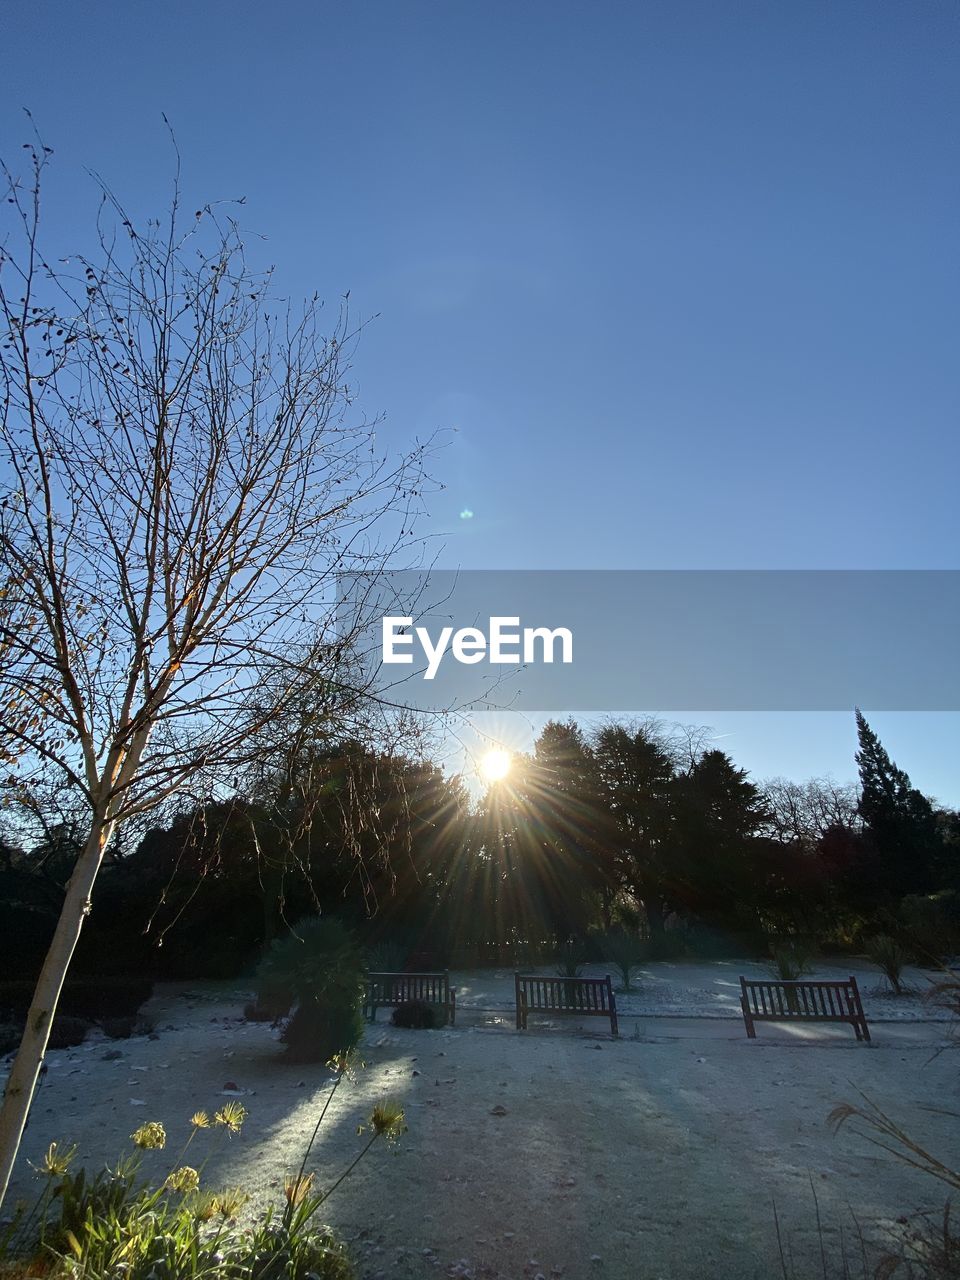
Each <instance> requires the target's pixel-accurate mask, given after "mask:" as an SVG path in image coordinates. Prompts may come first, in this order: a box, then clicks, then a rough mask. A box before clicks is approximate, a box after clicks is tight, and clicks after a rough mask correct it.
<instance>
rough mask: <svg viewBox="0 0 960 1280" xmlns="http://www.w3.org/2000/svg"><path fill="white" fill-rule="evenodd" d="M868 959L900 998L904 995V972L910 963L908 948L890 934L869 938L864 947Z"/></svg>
mask: <svg viewBox="0 0 960 1280" xmlns="http://www.w3.org/2000/svg"><path fill="white" fill-rule="evenodd" d="M864 950H865V952H866V955H867V959H868V960H869V961H870V962H871V964H875V965H876V966H877V968H878V969H879V970H880V971H881V973H882V974H883V976H884V977H885V978H886V979H887V981H888V982H889V983H890V985H891V987H893V989H894V991H895V992H896V993H897V995H898V996H900V995H903V991H904V987H903V980H902V979H903V970H904V967H905V966H906V965H907V964H908V963H909V962H910V953H909V952H908V951H907V949H906V947H904V946H903V944H902V943H901V942H900V941H899V940H898V939H897V938H894V937H892V936H891V935H890V934H888V933H880V934H877V936H876V937H874V938H868V939H867V941H866V944H865V946H864Z"/></svg>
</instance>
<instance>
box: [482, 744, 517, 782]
mask: <svg viewBox="0 0 960 1280" xmlns="http://www.w3.org/2000/svg"><path fill="white" fill-rule="evenodd" d="M512 763H513V760H512V757H511V755H510V752H509V751H503V750H502V749H501V748H500V747H495V748H494V749H493V750H492V751H488V752H487V753H486V755H485V756H483V758H482V759H481V761H480V772H481V774H482V775H483V778H484V781H485V782H502V781H503V779H504V778H505V777H506V776H507V774H508V773H509V772H510V765H511V764H512Z"/></svg>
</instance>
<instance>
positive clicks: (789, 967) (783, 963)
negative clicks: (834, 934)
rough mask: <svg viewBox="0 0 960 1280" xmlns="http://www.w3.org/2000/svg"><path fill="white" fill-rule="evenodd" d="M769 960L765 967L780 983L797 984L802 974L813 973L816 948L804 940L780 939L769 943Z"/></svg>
mask: <svg viewBox="0 0 960 1280" xmlns="http://www.w3.org/2000/svg"><path fill="white" fill-rule="evenodd" d="M770 951H771V960H770V963H769V965H768V966H767V967H768V969H769V971H770V973H771V974H772V975H773V976H774V977H775V978H777V979H779V981H780V982H798V981H799V980H800V979H801V978H802V977H803V976H804V974H807V973H813V970H814V960H815V958H816V948H815V947H814V945H813V943H812V942H809V941H808V940H807V939H805V938H781V939H776V940H774V942H772V943H771V946H770Z"/></svg>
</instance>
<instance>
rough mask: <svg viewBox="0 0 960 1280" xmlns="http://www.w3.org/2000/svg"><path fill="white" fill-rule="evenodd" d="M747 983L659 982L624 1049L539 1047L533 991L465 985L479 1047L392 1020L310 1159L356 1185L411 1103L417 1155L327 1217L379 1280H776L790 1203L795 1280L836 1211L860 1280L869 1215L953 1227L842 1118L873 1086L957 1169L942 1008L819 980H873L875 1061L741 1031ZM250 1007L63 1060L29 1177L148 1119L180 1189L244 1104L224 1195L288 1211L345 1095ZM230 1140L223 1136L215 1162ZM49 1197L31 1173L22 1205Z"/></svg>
mask: <svg viewBox="0 0 960 1280" xmlns="http://www.w3.org/2000/svg"><path fill="white" fill-rule="evenodd" d="M740 972H744V973H746V974H748V975H749V974H750V973H751V972H755V973H756V974H757V975H758V976H763V971H762V970H751V969H750V968H749V966H746V965H738V964H736V963H732V964H710V965H697V964H685V963H678V964H675V965H667V964H663V965H656V966H650V967H649V968H648V969H646V970H644V971H643V973H641V975H640V980H641V990H640V992H639V993H638V994H637V995H635V996H619V997H618V1002H619V1005H620V1010H621V1038H620V1039H619V1040H618V1041H614V1040H612V1039H611V1038H610V1035H609V1029H608V1028H607V1026H606V1024H605V1023H604V1022H603V1020H601V1019H593V1018H591V1019H585V1020H583V1022H582V1023H581V1022H578V1020H577V1019H576V1018H571V1019H568V1020H563V1019H556V1020H552V1021H551V1020H548V1019H544V1020H534V1019H531V1025H530V1030H528V1031H526V1032H522V1033H520V1032H517V1031H516V1030H514V1027H513V1013H512V1009H513V975H512V973H511V972H508V971H501V972H499V973H493V972H485V973H468V974H455V975H453V981H454V983H455V985H457V986H458V987H459V988H460V994H459V1003H460V1010H461V1012H460V1014H459V1016H458V1020H457V1022H458V1025H457V1027H456V1028H454V1029H446V1030H444V1031H432V1032H417V1031H406V1030H398V1029H395V1028H393V1027H392V1026H390V1024H389V1020H388V1015H387V1013H386V1012H385V1011H382V1012H381V1014H380V1018H379V1020H378V1022H377V1023H376V1024H375V1025H374V1026H372V1027H370V1028H369V1030H368V1032H367V1035H366V1037H365V1044H364V1046H363V1057H364V1059H365V1062H366V1067H365V1069H364V1071H363V1072H362V1073H361V1075H360V1077H359V1079H358V1081H357V1082H356V1083H355V1084H350V1085H347V1084H345V1085H344V1086H343V1087H342V1089H341V1090H340V1092H339V1093H338V1094H337V1096H336V1098H335V1100H334V1103H333V1105H332V1106H331V1107H330V1109H329V1112H328V1115H327V1120H326V1121H325V1123H324V1127H323V1130H322V1131H321V1138H320V1141H319V1143H318V1146H317V1148H316V1150H315V1153H314V1157H313V1159H312V1161H311V1166H312V1167H313V1168H315V1169H316V1170H317V1173H318V1180H319V1182H320V1183H321V1184H323V1183H324V1182H326V1183H329V1182H331V1181H332V1180H333V1179H334V1178H335V1176H336V1174H337V1173H338V1172H339V1171H340V1170H342V1168H343V1167H344V1166H345V1165H346V1164H347V1163H348V1162H349V1160H350V1159H351V1158H352V1157H353V1155H354V1154H355V1153H356V1151H357V1150H358V1143H360V1142H361V1141H362V1140H363V1139H362V1138H359V1137H358V1136H357V1132H356V1129H357V1125H358V1124H361V1123H363V1122H364V1120H365V1119H366V1117H367V1116H368V1115H369V1112H370V1109H371V1107H372V1106H373V1104H374V1103H375V1102H376V1101H378V1100H380V1099H383V1098H385V1097H390V1098H396V1099H398V1100H399V1101H401V1102H402V1104H403V1106H404V1108H405V1112H406V1119H407V1123H408V1125H409V1132H408V1133H407V1134H406V1135H405V1136H404V1137H403V1139H402V1140H401V1141H400V1143H399V1144H398V1145H397V1147H396V1149H395V1150H394V1149H390V1148H387V1147H384V1146H376V1147H374V1149H373V1151H372V1153H371V1154H370V1156H369V1157H368V1158H367V1159H366V1160H365V1161H364V1162H363V1163H361V1164H360V1165H359V1167H358V1169H357V1171H356V1173H355V1174H354V1175H353V1176H352V1178H351V1180H350V1181H349V1183H347V1184H344V1186H343V1187H342V1188H341V1189H340V1190H339V1191H338V1192H337V1193H336V1195H335V1196H334V1197H333V1198H331V1200H330V1201H329V1204H328V1206H327V1212H326V1215H325V1216H326V1217H327V1219H328V1220H329V1221H330V1222H331V1223H332V1224H333V1225H334V1226H335V1227H336V1228H337V1229H338V1230H339V1231H340V1232H341V1233H342V1234H343V1235H344V1236H345V1237H346V1238H347V1239H348V1240H349V1242H350V1244H351V1247H352V1249H353V1250H354V1252H355V1254H356V1256H357V1258H358V1262H359V1269H360V1273H361V1276H362V1277H363V1280H374V1278H376V1280H424V1277H447V1276H458V1277H461V1280H533V1277H536V1276H538V1275H539V1276H542V1277H544V1278H545V1280H559V1278H561V1277H562V1278H563V1280H655V1278H656V1277H663V1278H664V1280H702V1278H705V1277H709V1278H711V1280H727V1278H729V1280H775V1278H776V1277H778V1276H780V1275H781V1269H780V1260H779V1246H778V1243H777V1234H776V1228H775V1219H774V1206H776V1214H777V1216H778V1218H779V1222H780V1227H781V1233H782V1237H783V1240H784V1242H785V1246H786V1247H787V1248H788V1249H789V1250H790V1251H791V1253H792V1255H793V1257H794V1260H795V1272H794V1274H795V1275H796V1277H797V1278H798V1280H805V1278H806V1277H811V1278H812V1277H813V1276H817V1277H821V1276H822V1272H821V1269H820V1240H819V1237H818V1234H817V1231H816V1211H817V1210H816V1206H815V1203H814V1195H816V1204H817V1205H819V1212H820V1215H821V1219H822V1222H823V1224H824V1233H825V1238H826V1246H827V1250H828V1256H829V1257H830V1258H831V1261H832V1262H833V1261H836V1262H839V1258H840V1256H841V1253H842V1251H843V1249H847V1250H848V1253H849V1254H850V1257H851V1261H852V1262H854V1263H856V1264H857V1266H856V1267H855V1269H854V1274H861V1273H862V1269H861V1268H860V1267H859V1261H858V1259H859V1254H858V1248H859V1246H858V1245H857V1244H856V1231H857V1228H856V1226H855V1221H854V1220H856V1222H857V1223H859V1224H860V1226H861V1227H862V1228H863V1230H864V1231H865V1232H866V1233H867V1235H868V1236H870V1237H877V1236H879V1237H883V1236H884V1235H885V1233H887V1232H888V1231H891V1230H892V1231H896V1230H898V1229H899V1227H898V1225H897V1219H898V1218H902V1217H904V1216H909V1215H912V1214H914V1213H915V1212H917V1211H919V1210H929V1211H932V1212H941V1213H942V1207H943V1202H944V1199H945V1188H942V1187H941V1186H940V1185H938V1184H936V1183H934V1182H931V1181H929V1180H927V1179H925V1178H924V1177H923V1176H922V1175H920V1174H919V1173H917V1172H916V1171H914V1170H911V1169H909V1168H907V1167H906V1166H905V1165H902V1164H900V1163H898V1162H897V1161H895V1160H894V1159H893V1158H892V1157H891V1156H889V1155H887V1154H886V1153H884V1152H882V1151H878V1150H877V1149H876V1148H875V1147H872V1146H871V1145H870V1144H869V1143H868V1142H867V1141H866V1139H865V1138H864V1137H862V1136H858V1135H857V1134H856V1133H855V1132H853V1131H852V1130H844V1131H842V1132H841V1134H840V1135H839V1136H837V1137H835V1136H833V1134H832V1132H831V1130H830V1128H829V1127H828V1125H827V1123H826V1118H827V1115H828V1114H829V1112H830V1110H831V1109H832V1108H833V1107H834V1106H835V1105H836V1104H837V1103H839V1102H841V1101H843V1100H853V1101H856V1100H858V1090H862V1091H863V1092H864V1093H866V1094H867V1095H868V1096H869V1097H870V1098H872V1099H874V1100H875V1101H876V1102H878V1103H879V1104H881V1105H882V1106H883V1107H884V1108H885V1109H886V1110H887V1111H888V1112H889V1113H890V1114H891V1115H893V1116H895V1118H896V1119H897V1120H898V1121H899V1122H901V1123H902V1124H903V1125H904V1127H905V1128H906V1129H908V1131H909V1132H910V1133H911V1134H912V1135H914V1136H915V1137H916V1138H917V1139H919V1140H921V1141H923V1142H925V1143H926V1144H927V1145H928V1146H929V1147H930V1149H931V1150H933V1151H935V1152H938V1153H940V1154H942V1155H944V1156H947V1157H950V1156H951V1155H952V1154H954V1153H955V1152H956V1150H957V1149H958V1145H960V1121H958V1120H957V1119H956V1118H955V1117H952V1116H950V1115H945V1114H944V1111H948V1112H949V1111H960V1106H958V1102H960V1099H958V1097H957V1093H958V1073H957V1069H956V1068H957V1058H956V1054H955V1052H954V1051H952V1050H945V1051H943V1052H939V1053H938V1052H937V1051H938V1049H941V1048H944V1046H946V1045H947V1044H949V1043H950V1042H949V1040H948V1033H949V1031H950V1030H951V1028H949V1027H947V1026H945V1025H944V1024H943V1023H942V1022H933V1021H921V1020H919V1019H920V1018H921V1017H922V1016H923V1015H924V1014H925V1013H926V1014H929V1012H930V1011H929V1010H927V1009H925V1007H924V1006H923V1005H922V1003H920V1002H919V1001H918V1000H917V999H913V998H911V999H900V1000H892V999H890V998H888V997H885V996H874V995H872V994H871V992H872V989H873V988H874V987H875V986H876V985H877V983H876V980H875V979H874V978H873V977H871V976H867V971H866V970H865V969H864V968H863V967H860V968H858V967H857V966H854V967H853V968H852V969H851V966H850V965H849V964H845V965H844V966H842V967H841V968H834V967H832V966H831V967H824V968H822V969H821V970H818V973H817V976H822V977H834V976H836V977H844V976H849V973H850V972H855V973H856V974H857V977H858V980H859V979H860V978H863V979H864V980H863V981H862V983H861V986H862V988H863V991H864V1000H865V1004H866V1006H867V1014H868V1017H869V1018H871V1019H872V1022H873V1042H872V1044H869V1045H868V1044H860V1043H858V1042H857V1040H856V1039H855V1037H854V1035H853V1032H852V1030H851V1029H850V1028H849V1027H832V1026H821V1025H804V1026H795V1027H789V1026H771V1025H769V1024H767V1025H763V1026H761V1027H760V1028H759V1029H758V1038H757V1039H756V1040H754V1041H750V1040H748V1039H747V1038H746V1036H745V1034H744V1030H743V1024H742V1021H740V1020H739V1018H738V1017H737V1016H736V1015H737V1005H736V998H737V991H738V978H739V974H740ZM915 978H916V981H917V983H918V985H920V982H921V981H922V979H921V978H920V975H915ZM246 995H247V993H246V991H245V990H244V989H243V988H242V987H241V986H236V985H233V984H214V983H204V984H178V985H176V986H174V985H167V986H164V987H161V988H160V989H159V990H158V993H157V995H156V996H155V997H154V999H153V1001H152V1002H151V1004H150V1006H148V1011H149V1012H151V1013H152V1015H153V1016H154V1018H155V1019H156V1026H157V1037H158V1038H157V1039H147V1038H146V1037H139V1038H135V1039H131V1040H127V1041H120V1042H111V1041H106V1040H104V1039H102V1038H99V1037H96V1038H94V1039H92V1040H90V1041H89V1042H88V1043H86V1044H84V1045H82V1046H80V1047H79V1048H77V1049H73V1050H61V1051H57V1052H52V1053H51V1054H50V1055H49V1064H50V1065H49V1070H48V1072H47V1076H46V1079H45V1081H44V1083H43V1085H42V1087H41V1090H40V1093H39V1095H38V1098H37V1102H36V1106H35V1108H34V1112H33V1115H32V1118H31V1121H30V1125H29V1128H28V1130H27V1134H26V1138H25V1142H24V1147H23V1153H24V1156H25V1157H27V1158H29V1159H33V1160H36V1159H37V1158H38V1157H39V1156H40V1154H41V1153H42V1152H43V1151H44V1150H45V1149H46V1146H47V1144H48V1143H49V1142H51V1141H53V1140H59V1141H68V1142H77V1143H78V1144H79V1145H80V1148H81V1153H82V1156H83V1158H84V1159H85V1160H86V1161H87V1162H89V1163H91V1164H98V1163H100V1162H103V1161H106V1160H109V1159H112V1158H114V1157H115V1156H116V1155H117V1154H119V1153H120V1151H121V1150H123V1149H124V1147H125V1146H126V1145H127V1143H128V1136H129V1135H130V1134H131V1133H132V1132H133V1130H134V1128H136V1127H137V1126H138V1125H139V1124H141V1123H142V1122H143V1121H144V1120H161V1121H163V1122H164V1123H165V1124H166V1126H167V1131H168V1134H169V1136H170V1142H169V1149H168V1151H166V1152H160V1153H149V1155H148V1158H149V1159H150V1160H152V1161H153V1164H154V1166H155V1172H156V1173H157V1175H158V1176H160V1177H162V1176H164V1175H165V1174H166V1172H167V1169H168V1163H167V1162H168V1160H169V1159H170V1158H172V1157H171V1154H170V1153H171V1151H175V1150H176V1147H177V1146H178V1145H179V1142H180V1141H181V1140H182V1139H183V1138H184V1137H185V1136H186V1133H187V1132H188V1128H187V1125H188V1118H189V1116H190V1115H191V1114H192V1113H193V1112H194V1111H195V1110H196V1109H197V1108H198V1107H205V1108H207V1109H208V1110H212V1109H215V1108H216V1107H217V1106H219V1105H220V1104H221V1103H222V1101H223V1100H224V1099H225V1098H227V1097H237V1096H239V1097H240V1099H241V1100H242V1102H243V1104H244V1106H245V1107H246V1108H247V1110H248V1112H249V1115H248V1119H247V1120H246V1122H245V1124H244V1128H243V1133H242V1134H241V1135H240V1136H239V1137H236V1138H233V1139H231V1140H230V1141H228V1142H225V1143H224V1145H223V1146H222V1148H221V1149H219V1150H218V1151H217V1152H216V1154H214V1156H213V1158H212V1159H211V1160H210V1162H209V1164H208V1165H206V1167H205V1168H204V1169H203V1179H204V1182H205V1183H206V1184H207V1185H222V1184H231V1185H233V1184H240V1185H242V1186H244V1187H245V1188H246V1189H247V1190H248V1191H249V1192H250V1193H251V1195H252V1196H253V1204H254V1205H260V1204H265V1203H269V1202H275V1201H276V1200H277V1198H278V1197H279V1196H280V1195H281V1191H282V1181H283V1177H284V1175H285V1174H287V1173H289V1172H291V1171H293V1170H294V1169H295V1168H296V1167H297V1166H298V1165H299V1162H300V1158H301V1155H302V1152H303V1148H304V1144H305V1142H306V1141H307V1138H308V1136H309V1133H310V1131H311V1130H312V1128H313V1126H314V1124H315V1122H316V1118H317V1116H318V1114H319V1110H320V1108H321V1107H322V1105H323V1103H324V1101H325V1100H326V1098H327V1097H328V1094H329V1090H330V1087H331V1084H330V1077H329V1073H328V1072H327V1071H326V1070H325V1069H324V1068H323V1067H320V1066H310V1067H304V1066H296V1065H293V1064H289V1063H287V1062H285V1061H284V1059H283V1056H282V1047H281V1046H280V1045H279V1043H278V1042H277V1038H276V1035H277V1033H276V1031H275V1030H273V1029H272V1028H271V1027H270V1026H269V1025H267V1024H263V1023H248V1022H245V1021H244V1020H243V1019H242V1016H241V1011H242V1005H243V1001H244V999H245V998H246ZM888 1011H889V1013H888ZM893 1014H895V1015H897V1016H890V1015H893ZM665 1015H669V1016H665ZM704 1015H707V1016H704ZM900 1015H906V1016H900ZM117 1055H119V1056H117ZM207 1141H216V1139H215V1138H212V1137H211V1135H210V1134H207V1133H201V1134H200V1135H199V1137H198V1139H197V1143H196V1144H195V1145H194V1147H192V1148H191V1156H190V1159H191V1161H193V1162H194V1163H200V1161H201V1159H202V1154H203V1146H202V1143H205V1142H207ZM29 1185H30V1171H29V1169H28V1168H27V1167H26V1166H25V1165H22V1166H21V1169H20V1172H19V1175H18V1180H17V1190H18V1191H19V1192H21V1193H25V1192H27V1191H28V1190H29ZM838 1274H839V1273H838Z"/></svg>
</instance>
